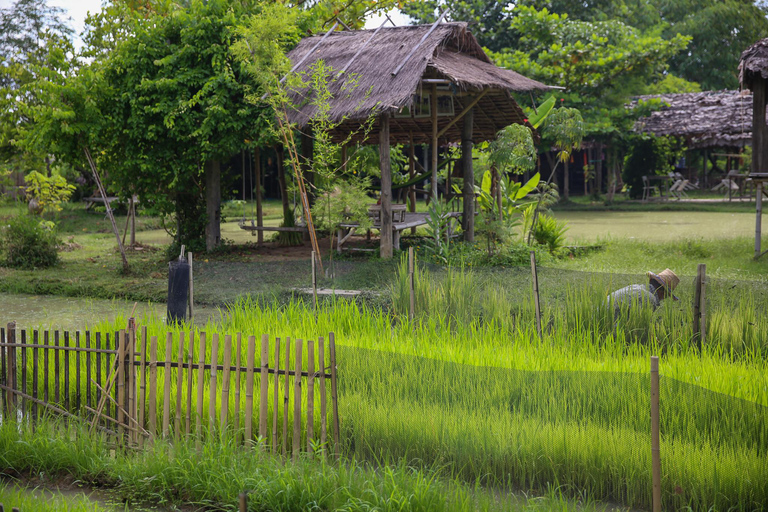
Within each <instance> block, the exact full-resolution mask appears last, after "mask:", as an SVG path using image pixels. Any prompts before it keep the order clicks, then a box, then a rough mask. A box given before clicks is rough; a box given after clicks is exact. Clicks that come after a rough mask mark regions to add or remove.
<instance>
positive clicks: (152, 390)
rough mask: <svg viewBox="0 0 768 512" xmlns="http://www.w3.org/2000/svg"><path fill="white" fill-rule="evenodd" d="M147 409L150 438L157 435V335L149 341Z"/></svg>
mask: <svg viewBox="0 0 768 512" xmlns="http://www.w3.org/2000/svg"><path fill="white" fill-rule="evenodd" d="M149 345H150V347H149V411H148V416H149V418H148V422H149V425H147V431H148V432H149V436H150V439H154V438H155V436H156V435H157V336H152V338H151V341H150V342H149Z"/></svg>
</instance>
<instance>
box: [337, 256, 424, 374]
mask: <svg viewBox="0 0 768 512" xmlns="http://www.w3.org/2000/svg"><path fill="white" fill-rule="evenodd" d="M415 260H416V256H415V255H414V254H413V247H409V248H408V290H409V292H410V295H409V297H410V309H409V310H408V319H409V320H410V321H411V324H413V319H414V318H415V317H416V289H415V288H416V287H415V286H414V285H415V283H414V279H415V277H414V274H415V272H416V261H415ZM323 371H325V369H323Z"/></svg>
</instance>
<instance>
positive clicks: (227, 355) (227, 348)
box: [220, 334, 232, 434]
mask: <svg viewBox="0 0 768 512" xmlns="http://www.w3.org/2000/svg"><path fill="white" fill-rule="evenodd" d="M231 366H232V336H230V335H229V334H227V335H226V336H225V337H224V376H223V378H222V379H221V422H220V431H221V433H222V434H224V433H225V432H226V431H227V416H228V414H229V382H230V379H231V371H232V370H231Z"/></svg>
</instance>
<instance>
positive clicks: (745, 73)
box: [739, 38, 768, 90]
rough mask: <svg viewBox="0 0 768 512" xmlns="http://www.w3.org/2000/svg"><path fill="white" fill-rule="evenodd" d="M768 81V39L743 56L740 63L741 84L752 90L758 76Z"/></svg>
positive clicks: (747, 50) (762, 40) (750, 48)
mask: <svg viewBox="0 0 768 512" xmlns="http://www.w3.org/2000/svg"><path fill="white" fill-rule="evenodd" d="M758 75H759V76H762V77H763V78H764V79H768V38H766V39H761V40H760V41H758V42H756V43H755V44H753V45H752V46H750V47H749V48H747V49H746V50H744V51H743V52H742V54H741V60H740V61H739V82H741V85H742V86H746V87H747V88H748V89H749V90H752V82H753V81H754V79H755V77H756V76H758Z"/></svg>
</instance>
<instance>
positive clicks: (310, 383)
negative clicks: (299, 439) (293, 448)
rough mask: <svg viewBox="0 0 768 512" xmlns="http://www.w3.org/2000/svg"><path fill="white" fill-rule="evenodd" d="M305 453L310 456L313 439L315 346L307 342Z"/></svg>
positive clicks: (309, 341)
mask: <svg viewBox="0 0 768 512" xmlns="http://www.w3.org/2000/svg"><path fill="white" fill-rule="evenodd" d="M307 374H308V375H307V453H309V454H310V455H312V442H313V441H314V437H315V345H314V342H313V341H312V340H307Z"/></svg>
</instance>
